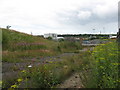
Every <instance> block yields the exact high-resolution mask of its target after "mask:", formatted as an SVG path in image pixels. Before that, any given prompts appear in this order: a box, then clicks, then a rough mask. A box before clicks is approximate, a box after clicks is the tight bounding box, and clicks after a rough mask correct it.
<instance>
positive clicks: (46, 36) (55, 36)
mask: <svg viewBox="0 0 120 90" xmlns="http://www.w3.org/2000/svg"><path fill="white" fill-rule="evenodd" d="M48 37H51V38H52V39H54V40H57V34H56V33H47V34H44V38H48Z"/></svg>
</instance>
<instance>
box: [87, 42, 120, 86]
mask: <svg viewBox="0 0 120 90" xmlns="http://www.w3.org/2000/svg"><path fill="white" fill-rule="evenodd" d="M119 53H120V52H119V51H118V46H117V43H116V42H115V41H113V42H109V43H107V44H101V45H100V46H97V47H95V49H94V51H93V52H92V57H93V59H92V60H91V66H90V67H91V69H92V72H91V73H90V75H89V79H88V83H87V86H86V87H91V88H118V87H119V84H118V82H120V78H118V74H119V72H118V65H119V63H118V60H119V58H118V54H119Z"/></svg>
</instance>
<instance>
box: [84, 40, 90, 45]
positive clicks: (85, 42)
mask: <svg viewBox="0 0 120 90" xmlns="http://www.w3.org/2000/svg"><path fill="white" fill-rule="evenodd" d="M82 43H83V44H90V41H88V40H83V41H82Z"/></svg>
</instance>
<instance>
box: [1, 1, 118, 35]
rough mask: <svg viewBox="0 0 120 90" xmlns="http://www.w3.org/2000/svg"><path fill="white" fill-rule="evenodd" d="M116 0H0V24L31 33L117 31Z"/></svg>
mask: <svg viewBox="0 0 120 90" xmlns="http://www.w3.org/2000/svg"><path fill="white" fill-rule="evenodd" d="M118 1H119V0H0V27H2V28H4V27H6V26H7V25H11V26H12V27H11V29H14V30H17V31H21V32H25V33H28V34H30V33H31V32H32V33H33V34H34V35H42V34H44V33H57V34H81V33H100V32H101V33H117V31H118Z"/></svg>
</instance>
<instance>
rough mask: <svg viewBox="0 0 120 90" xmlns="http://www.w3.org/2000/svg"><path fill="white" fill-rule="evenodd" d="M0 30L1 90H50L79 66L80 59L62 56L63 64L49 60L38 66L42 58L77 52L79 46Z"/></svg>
mask: <svg viewBox="0 0 120 90" xmlns="http://www.w3.org/2000/svg"><path fill="white" fill-rule="evenodd" d="M0 30H2V34H3V36H2V44H3V51H2V56H3V58H2V62H3V67H4V69H3V82H2V83H3V87H4V88H9V87H13V88H16V87H27V88H29V87H31V86H32V87H39V88H41V87H53V86H55V85H56V84H58V83H60V82H61V81H62V80H63V79H64V78H65V77H67V76H68V75H69V74H70V73H71V72H74V71H75V70H76V69H78V68H79V65H80V64H81V63H82V62H81V59H79V58H80V57H81V55H77V56H76V55H75V56H68V55H65V56H63V57H59V60H60V59H62V61H59V60H58V59H55V62H54V60H51V59H52V58H51V59H50V58H48V59H47V60H44V61H43V63H42V64H41V63H40V62H41V59H43V58H45V57H49V56H56V55H59V54H62V53H65V52H78V51H79V49H81V44H80V43H79V42H69V41H61V42H57V41H52V40H47V39H44V38H42V37H37V36H32V35H28V34H25V33H20V32H17V31H14V30H7V29H0ZM78 59H79V60H78ZM57 60H58V61H57ZM12 65H13V66H12ZM7 69H8V70H7ZM13 74H14V75H13ZM41 81H42V83H41ZM33 82H34V83H33ZM30 84H32V85H30Z"/></svg>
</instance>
